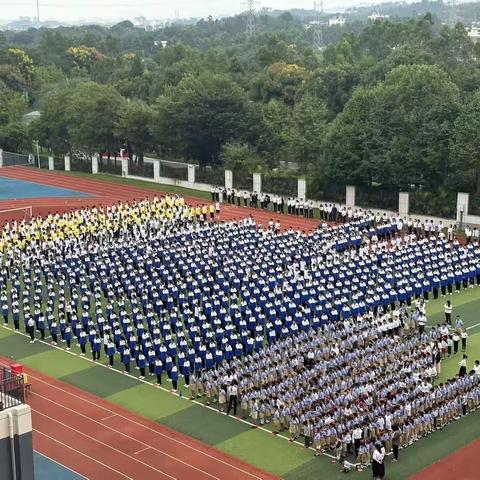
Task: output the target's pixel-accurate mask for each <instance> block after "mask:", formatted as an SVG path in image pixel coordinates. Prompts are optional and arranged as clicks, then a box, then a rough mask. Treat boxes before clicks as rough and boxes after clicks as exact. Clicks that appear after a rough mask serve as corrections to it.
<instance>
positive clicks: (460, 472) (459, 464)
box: [409, 440, 480, 480]
mask: <svg viewBox="0 0 480 480" xmlns="http://www.w3.org/2000/svg"><path fill="white" fill-rule="evenodd" d="M479 469H480V440H475V441H473V442H472V443H469V444H468V445H467V446H466V447H463V448H461V449H459V450H456V451H455V452H452V453H450V454H449V455H447V456H446V457H443V458H441V459H440V460H439V461H438V462H435V463H433V464H432V465H430V466H428V467H427V468H425V469H423V470H421V471H420V472H418V473H416V474H415V475H412V476H411V477H409V480H450V479H452V478H455V479H459V480H477V479H478V478H480V475H479V473H478V470H479Z"/></svg>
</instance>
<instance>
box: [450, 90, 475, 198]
mask: <svg viewBox="0 0 480 480" xmlns="http://www.w3.org/2000/svg"><path fill="white" fill-rule="evenodd" d="M479 132H480V90H478V91H477V92H476V93H475V94H474V95H473V96H472V98H471V99H470V101H469V102H468V103H467V105H466V106H465V108H464V109H463V111H462V112H461V113H460V115H459V116H458V118H457V119H456V121H455V127H454V130H453V138H452V144H451V159H452V162H453V164H454V165H455V166H456V168H455V170H456V171H458V172H459V173H460V172H463V178H464V180H465V181H466V183H470V184H472V183H474V185H473V186H474V188H475V191H476V192H477V193H480V135H479ZM471 179H473V182H472V181H471Z"/></svg>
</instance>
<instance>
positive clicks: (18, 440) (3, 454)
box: [0, 405, 34, 480]
mask: <svg viewBox="0 0 480 480" xmlns="http://www.w3.org/2000/svg"><path fill="white" fill-rule="evenodd" d="M7 412H11V413H12V416H13V432H14V448H15V467H16V473H17V475H16V478H17V480H33V478H34V472H33V446H32V415H31V411H30V407H29V406H28V405H20V406H18V407H14V408H9V409H7V410H4V411H2V412H0V479H1V480H10V479H12V478H13V475H12V461H11V460H12V457H11V445H10V437H9V427H8V422H9V419H8V414H7Z"/></svg>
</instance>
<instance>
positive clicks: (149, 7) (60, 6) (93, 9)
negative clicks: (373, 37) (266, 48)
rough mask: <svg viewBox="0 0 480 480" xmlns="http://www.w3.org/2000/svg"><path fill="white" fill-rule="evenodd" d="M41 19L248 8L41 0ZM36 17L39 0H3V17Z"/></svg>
mask: <svg viewBox="0 0 480 480" xmlns="http://www.w3.org/2000/svg"><path fill="white" fill-rule="evenodd" d="M39 1H40V19H41V20H48V19H53V18H55V19H59V20H77V19H80V18H102V19H118V18H134V17H136V16H139V15H144V16H146V17H149V18H173V17H174V16H175V10H176V9H178V10H179V14H180V17H190V16H192V17H206V16H208V15H210V14H211V15H226V14H236V13H239V12H241V11H242V10H244V9H243V8H242V6H241V3H242V0H238V1H237V0H200V1H194V0H172V1H167V0H39ZM360 2H361V0H330V2H329V1H325V2H324V6H325V9H326V10H330V11H332V10H334V9H335V7H336V6H340V5H342V6H345V5H353V4H358V3H360ZM260 5H261V6H262V7H273V8H277V9H288V8H313V0H311V1H310V0H263V1H262V2H261V3H260ZM20 16H28V17H34V16H35V17H36V0H0V18H2V19H16V18H18V17H20Z"/></svg>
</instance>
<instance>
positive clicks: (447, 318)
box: [443, 300, 452, 326]
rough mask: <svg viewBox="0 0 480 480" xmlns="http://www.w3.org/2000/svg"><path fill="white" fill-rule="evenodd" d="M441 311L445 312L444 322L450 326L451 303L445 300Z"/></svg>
mask: <svg viewBox="0 0 480 480" xmlns="http://www.w3.org/2000/svg"><path fill="white" fill-rule="evenodd" d="M443 311H444V312H445V321H446V322H447V323H448V325H450V326H452V303H451V302H450V300H447V303H446V304H445V305H444V307H443Z"/></svg>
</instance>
